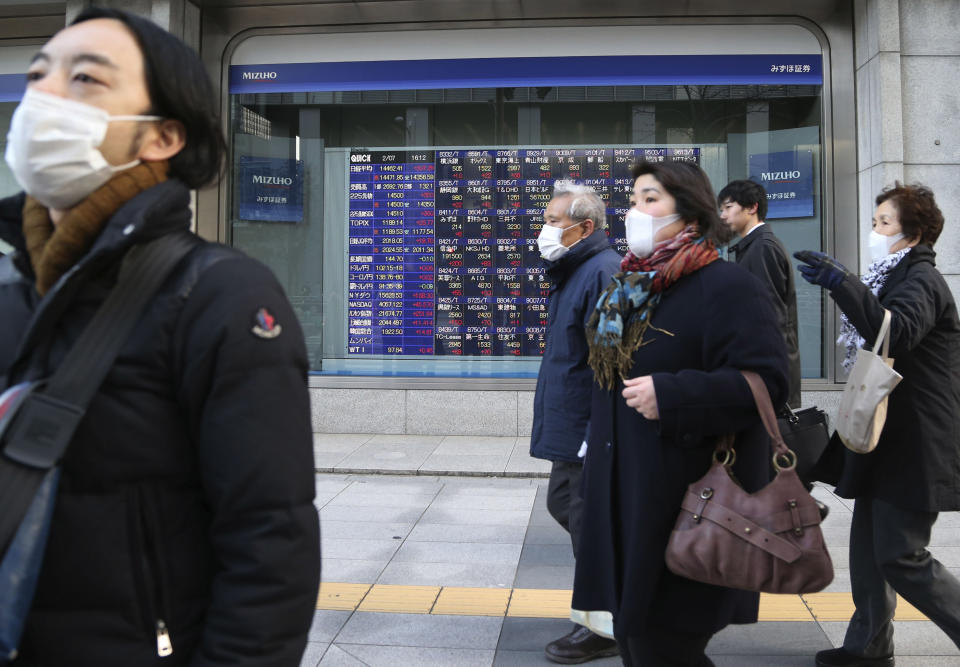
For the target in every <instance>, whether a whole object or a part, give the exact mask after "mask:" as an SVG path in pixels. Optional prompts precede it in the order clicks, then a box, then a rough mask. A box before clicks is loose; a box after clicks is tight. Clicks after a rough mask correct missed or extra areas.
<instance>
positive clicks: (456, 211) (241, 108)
mask: <svg viewBox="0 0 960 667" xmlns="http://www.w3.org/2000/svg"><path fill="white" fill-rule="evenodd" d="M691 57H692V58H697V57H696V56H685V57H681V58H680V59H679V60H678V59H676V58H674V59H673V60H671V59H670V58H666V59H660V60H659V61H657V62H654V61H652V60H650V57H647V60H643V58H644V57H642V56H641V57H629V56H628V57H610V58H606V59H604V60H603V61H602V62H600V61H597V60H595V59H591V58H589V57H577V58H539V59H529V62H526V61H525V62H520V63H519V64H518V62H517V61H518V60H521V59H515V58H506V59H487V60H485V61H484V62H479V63H478V62H473V61H467V60H441V59H434V60H430V61H428V62H429V67H412V66H410V67H409V70H408V71H404V67H407V66H409V63H396V62H364V63H356V62H347V61H345V62H329V61H328V62H322V63H313V64H305V63H297V64H290V65H284V64H273V65H249V64H247V65H241V66H234V67H233V68H232V69H231V93H232V94H231V98H230V99H231V121H230V122H231V146H232V164H231V169H230V174H231V184H230V193H231V203H230V207H229V211H230V213H229V216H230V218H229V221H228V222H229V224H228V230H229V234H230V237H231V241H232V243H233V244H234V245H236V246H237V247H240V248H241V249H243V250H245V251H246V252H248V253H250V254H251V255H253V256H255V257H257V258H258V259H261V260H262V261H264V262H265V263H267V264H268V265H269V266H270V267H271V268H272V269H273V270H274V271H275V272H276V273H277V275H278V276H279V277H280V280H281V282H282V283H283V284H284V287H285V288H286V289H287V292H288V293H289V294H290V296H291V299H292V301H293V303H294V306H295V308H296V309H297V312H298V314H299V316H300V318H301V321H302V323H303V326H304V329H305V332H306V335H307V342H308V347H309V352H310V358H311V369H312V371H313V372H315V373H321V374H334V375H372V376H433V377H437V376H456V377H471V376H475V377H487V378H490V377H533V376H534V375H535V374H536V371H537V366H538V364H539V357H540V355H541V354H542V349H543V344H544V338H543V331H544V327H545V325H546V320H545V313H546V301H547V297H548V294H549V284H548V283H547V281H546V279H545V276H544V274H543V268H542V265H541V263H540V261H539V255H538V253H537V250H536V244H535V238H536V235H537V233H538V232H539V229H540V225H541V224H542V219H541V218H542V211H543V208H544V207H545V205H546V202H547V201H549V197H550V192H551V191H552V184H553V182H554V181H555V180H556V179H558V178H573V179H576V180H579V181H582V182H585V183H588V184H590V185H593V186H594V187H595V189H597V191H598V192H599V193H600V194H601V196H602V197H603V198H604V199H605V200H606V201H607V204H608V209H607V212H608V234H609V235H610V237H611V239H612V240H613V241H614V242H615V243H617V245H618V248H619V249H620V250H621V251H624V250H625V247H624V243H623V220H624V215H625V213H626V210H627V206H628V203H627V197H628V191H629V188H630V185H631V183H630V178H629V168H630V165H631V164H632V163H633V162H635V161H637V160H639V159H653V160H673V159H680V160H690V161H694V162H696V163H698V164H699V165H700V166H701V167H703V169H704V170H705V171H706V172H707V174H708V175H709V176H710V179H711V181H712V182H713V184H714V187H715V189H716V190H719V189H720V188H721V187H723V185H725V184H726V183H727V182H728V181H730V180H733V179H736V178H748V177H752V178H756V179H761V180H762V181H763V182H764V184H765V185H766V186H767V189H768V191H769V193H770V214H769V215H768V220H767V222H768V223H770V224H771V225H772V226H773V227H774V229H775V231H776V233H777V234H778V236H780V238H781V239H782V240H783V241H784V243H785V244H786V245H787V248H788V249H789V250H791V251H792V250H794V249H799V248H820V247H821V238H822V236H823V231H822V230H823V216H822V206H821V201H822V165H821V148H820V147H821V142H822V138H821V134H822V129H821V116H822V113H823V109H822V87H821V78H820V69H819V68H820V57H819V55H815V54H807V55H802V56H795V55H794V56H749V57H742V58H741V59H740V60H738V61H736V62H734V61H732V60H731V61H729V62H727V61H723V57H721V56H709V57H699V59H698V60H695V61H684V60H683V58H691ZM630 58H634V59H633V60H630ZM533 60H537V61H538V62H536V63H533ZM781 61H782V62H781ZM361 65H362V66H361ZM653 65H656V66H657V67H660V70H658V73H659V74H662V75H663V76H660V77H659V79H657V81H656V82H653V83H651V73H650V71H649V68H650V67H652V66H653ZM781 65H782V66H783V69H782V70H781V69H780V67H781ZM644 67H647V68H648V69H647V70H646V71H645V70H644ZM518 68H519V70H523V71H518ZM524 68H525V69H524ZM724 68H726V69H724ZM788 68H789V71H788ZM557 72H559V73H560V74H559V75H558V74H556V73H557ZM414 73H415V74H416V76H414ZM788 75H792V76H788ZM654 78H656V77H654ZM670 78H673V79H678V78H679V79H684V80H688V81H689V82H681V83H670V84H667V83H662V82H661V81H665V80H667V79H670ZM429 83H433V84H435V85H434V86H433V87H431V86H428V85H425V84H429ZM524 83H526V84H528V85H521V84H524ZM334 86H339V88H334ZM806 287H807V286H806V284H805V283H803V284H799V281H798V298H799V301H800V303H799V309H800V320H801V323H802V324H801V331H800V343H801V355H802V359H803V371H804V376H805V377H822V376H823V375H824V359H823V356H824V355H823V323H822V317H823V302H822V296H821V294H820V291H819V290H812V289H809V290H808V289H805V288H806Z"/></svg>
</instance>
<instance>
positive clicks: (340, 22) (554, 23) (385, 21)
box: [197, 0, 859, 391]
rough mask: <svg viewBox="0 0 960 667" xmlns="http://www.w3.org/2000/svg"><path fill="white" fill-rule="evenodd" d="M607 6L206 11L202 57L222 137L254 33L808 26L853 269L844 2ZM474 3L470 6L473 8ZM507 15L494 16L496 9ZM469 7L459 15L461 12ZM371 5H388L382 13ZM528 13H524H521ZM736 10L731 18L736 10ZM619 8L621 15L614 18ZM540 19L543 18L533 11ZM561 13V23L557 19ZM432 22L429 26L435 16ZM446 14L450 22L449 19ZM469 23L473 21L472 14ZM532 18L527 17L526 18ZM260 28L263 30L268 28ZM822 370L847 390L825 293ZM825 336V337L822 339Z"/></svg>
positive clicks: (464, 383) (815, 384)
mask: <svg viewBox="0 0 960 667" xmlns="http://www.w3.org/2000/svg"><path fill="white" fill-rule="evenodd" d="M609 4H610V7H606V8H604V10H605V13H606V14H607V15H605V16H599V15H592V16H584V15H583V14H585V13H587V12H589V11H591V10H595V7H593V6H590V5H589V4H588V3H584V2H577V1H575V0H569V1H567V2H561V3H560V4H559V5H558V3H557V2H556V1H554V2H546V1H544V0H519V1H518V2H513V3H511V7H512V9H511V8H505V7H503V6H502V5H503V3H497V2H494V3H491V5H490V6H489V7H488V8H487V10H486V11H488V12H489V13H491V14H493V13H496V14H499V15H500V18H496V19H491V18H489V17H480V16H478V14H482V13H483V7H487V6H486V5H484V4H483V3H472V2H470V0H465V2H461V1H460V0H446V2H445V4H443V5H442V7H441V6H438V5H437V4H436V3H435V2H431V1H430V0H420V1H419V2H418V1H417V0H394V1H390V0H370V1H368V2H362V3H357V2H352V3H339V2H331V3H315V4H313V5H308V6H305V5H298V6H296V7H291V6H287V7H271V6H269V5H267V4H264V5H259V6H249V5H248V6H245V7H222V6H216V7H212V6H211V7H207V8H205V9H204V10H203V11H204V20H203V24H202V28H201V40H200V41H201V56H202V57H203V59H204V61H205V64H206V65H207V67H208V69H209V71H210V73H211V76H212V77H213V79H214V81H219V82H220V95H221V110H222V112H223V117H224V124H225V126H224V131H225V132H229V127H228V125H229V109H230V95H229V91H228V76H229V64H230V60H231V57H232V55H233V52H234V51H235V49H236V48H237V46H238V45H239V44H240V43H241V42H242V41H243V40H245V39H247V38H249V37H252V36H254V35H285V34H318V35H322V34H325V33H334V32H376V31H383V30H396V31H400V30H403V31H419V30H442V29H464V28H510V27H514V28H515V27H529V28H540V27H571V26H573V27H580V26H582V27H588V26H607V25H621V26H622V25H637V26H643V25H663V24H670V25H765V24H789V25H797V26H801V27H803V28H806V29H807V30H809V31H810V32H811V33H812V34H813V35H814V36H815V37H816V38H817V40H818V41H819V43H820V45H821V54H822V58H823V73H824V74H823V79H824V80H823V88H822V90H823V93H822V117H821V122H822V137H821V141H822V144H821V145H822V149H823V152H822V156H823V158H822V159H823V162H822V165H823V176H822V184H823V185H822V188H823V191H822V193H821V202H822V220H823V230H822V233H823V238H822V242H823V248H824V250H825V251H826V252H828V253H831V254H833V255H834V256H836V257H837V258H838V259H839V260H840V261H841V262H843V263H844V264H846V265H848V266H854V265H857V262H858V252H859V249H858V243H857V229H856V225H855V224H854V225H849V224H844V225H838V224H837V221H838V220H839V221H849V220H854V221H856V220H857V219H858V217H857V205H858V202H857V192H858V187H857V143H856V107H855V95H854V85H855V73H854V44H853V14H852V6H851V4H850V3H848V2H839V1H838V2H829V1H827V0H823V1H821V2H819V3H816V2H812V3H810V5H809V7H808V11H809V12H810V14H811V15H810V16H798V15H795V14H781V15H777V14H775V13H771V11H770V7H769V6H768V3H765V2H760V1H757V0H740V1H738V2H729V3H725V7H724V11H723V15H716V14H715V12H716V10H714V9H710V8H707V7H706V6H704V7H697V5H699V4H700V3H691V5H692V9H691V11H692V12H698V14H699V15H696V16H693V15H690V16H676V15H673V14H672V12H675V11H676V10H675V8H674V7H673V6H672V3H670V2H664V1H660V2H649V3H644V5H645V6H644V7H643V8H640V9H638V8H637V6H636V3H633V2H628V1H627V0H623V1H619V0H618V1H616V2H611V3H609ZM400 5H404V6H405V7H406V8H407V10H408V11H406V12H402V13H401V14H400V16H402V18H403V19H409V17H410V15H411V14H412V13H414V11H413V10H414V9H417V8H419V9H420V10H421V11H422V12H423V16H424V18H423V20H421V21H410V20H401V19H400V18H399V17H398V14H397V13H396V10H398V9H399V8H400V7H399V6H400ZM470 5H472V6H470ZM494 5H496V8H499V9H502V10H503V11H499V12H495V11H494V9H496V8H495V7H494ZM468 6H470V7H469V11H463V12H460V13H459V16H465V17H467V18H455V17H457V16H458V12H457V11H456V9H457V8H458V7H460V8H463V9H466V8H467V7H468ZM375 8H381V9H389V10H392V11H386V12H381V13H378V12H376V11H372V10H373V9H375ZM525 10H529V11H525ZM738 11H739V12H742V14H740V15H737V13H738ZM611 12H614V13H615V12H619V14H611ZM538 14H539V15H538ZM643 14H646V15H643ZM559 15H562V16H563V17H562V18H555V17H557V16H559ZM431 17H433V18H432V20H431ZM447 17H449V18H447ZM471 17H472V18H471ZM525 17H529V18H525ZM264 26H266V27H264ZM228 197H229V192H228V182H227V179H222V180H221V182H220V184H219V186H218V187H217V188H214V189H210V190H206V191H201V192H199V193H198V198H197V209H198V211H197V213H198V216H197V217H198V219H199V220H200V221H201V222H200V225H199V229H198V232H199V233H200V234H201V235H203V236H205V237H206V238H211V239H216V240H226V239H227V237H228V225H229V220H228V213H229V211H228V210H227V202H228ZM823 324H824V328H823V331H824V340H823V343H822V344H823V347H824V357H823V358H824V368H825V369H826V371H827V373H826V377H824V378H812V379H804V380H803V383H802V387H803V390H804V391H825V390H837V389H841V388H842V387H843V385H842V384H839V383H838V382H837V378H838V377H842V370H841V368H840V359H839V356H838V354H837V353H836V346H834V345H833V344H832V342H833V340H834V339H835V337H836V332H837V328H838V317H837V312H836V308H835V307H833V306H832V304H831V302H830V301H829V299H828V298H827V297H826V295H825V308H824V319H823ZM827 332H830V333H827ZM535 385H536V380H535V379H534V378H529V379H520V378H518V379H512V380H511V379H498V378H466V377H460V378H458V377H437V378H418V377H378V376H328V375H311V376H310V386H311V387H317V388H338V387H340V388H355V389H459V390H464V389H469V390H476V391H482V390H504V391H518V390H527V391H529V390H532V389H534V387H535Z"/></svg>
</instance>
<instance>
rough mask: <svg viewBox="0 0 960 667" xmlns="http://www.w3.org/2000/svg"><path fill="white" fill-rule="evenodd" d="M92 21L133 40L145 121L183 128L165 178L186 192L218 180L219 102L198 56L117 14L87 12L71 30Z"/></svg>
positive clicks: (221, 152)
mask: <svg viewBox="0 0 960 667" xmlns="http://www.w3.org/2000/svg"><path fill="white" fill-rule="evenodd" d="M93 19H114V20H117V21H120V22H121V23H122V24H123V25H125V26H126V27H127V29H128V30H129V31H130V32H131V33H132V34H133V37H134V39H136V40H137V44H138V45H139V46H140V53H141V54H142V55H143V65H144V75H145V78H146V84H147V93H148V94H149V95H150V105H151V106H150V110H149V111H147V112H146V113H148V114H150V115H156V116H163V117H164V118H169V119H172V120H178V121H180V122H181V123H183V126H184V128H186V131H187V137H186V145H185V146H184V147H183V150H181V151H180V152H179V153H177V154H176V155H174V156H173V157H172V158H170V176H171V177H173V178H177V179H179V180H181V181H183V182H184V183H185V184H186V185H187V186H188V187H190V188H200V187H203V186H204V185H209V184H211V183H213V182H215V181H216V180H217V179H218V178H219V177H220V171H221V169H222V166H223V162H224V156H225V155H226V152H227V146H226V141H225V140H224V138H223V131H222V130H221V126H220V113H219V111H218V107H217V99H218V96H217V94H216V93H215V92H214V89H213V84H212V83H211V82H210V77H209V76H208V75H207V71H206V69H204V67H203V63H202V62H201V61H200V58H199V56H197V54H196V52H195V51H194V50H193V49H191V48H190V47H189V46H187V45H186V44H184V43H183V42H182V41H180V40H179V39H177V38H176V37H174V36H173V35H171V34H170V33H169V32H167V31H166V30H163V29H162V28H161V27H160V26H158V25H156V24H155V23H153V22H152V21H150V20H148V19H145V18H141V17H139V16H136V15H134V14H130V13H129V12H125V11H123V10H120V9H107V8H104V7H90V8H88V9H85V10H83V11H82V12H80V14H79V15H78V16H77V18H75V19H74V20H73V22H72V23H71V24H70V25H76V24H78V23H83V22H84V21H90V20H93Z"/></svg>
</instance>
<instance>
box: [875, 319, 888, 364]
mask: <svg viewBox="0 0 960 667" xmlns="http://www.w3.org/2000/svg"><path fill="white" fill-rule="evenodd" d="M890 318H891V315H890V311H889V310H887V309H886V308H884V309H883V324H881V325H880V333H878V334H877V340H876V342H874V344H873V353H874V354H876V353H877V349H878V348H879V347H880V344H881V343H883V354H881V356H882V357H883V358H884V359H886V358H887V357H889V356H890V336H889V335H888V334H889V333H890Z"/></svg>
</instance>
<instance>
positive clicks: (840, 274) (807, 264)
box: [793, 250, 850, 290]
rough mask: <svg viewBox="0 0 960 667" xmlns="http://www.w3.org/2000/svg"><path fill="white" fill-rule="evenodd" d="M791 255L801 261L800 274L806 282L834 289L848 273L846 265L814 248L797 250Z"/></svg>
mask: <svg viewBox="0 0 960 667" xmlns="http://www.w3.org/2000/svg"><path fill="white" fill-rule="evenodd" d="M793 256H794V257H796V258H797V259H798V260H800V261H801V262H803V264H801V265H800V267H799V269H800V275H801V276H803V279H804V280H806V281H807V282H808V283H812V284H814V285H820V286H821V287H825V288H827V289H829V290H832V289H836V288H837V287H839V286H840V283H842V282H843V279H844V278H846V277H847V276H848V275H850V272H849V271H847V267H845V266H844V265H843V264H841V263H840V262H838V261H837V260H835V259H834V258H833V257H831V256H830V255H827V254H826V253H822V252H817V251H816V250H799V251H797V252H795V253H793Z"/></svg>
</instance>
